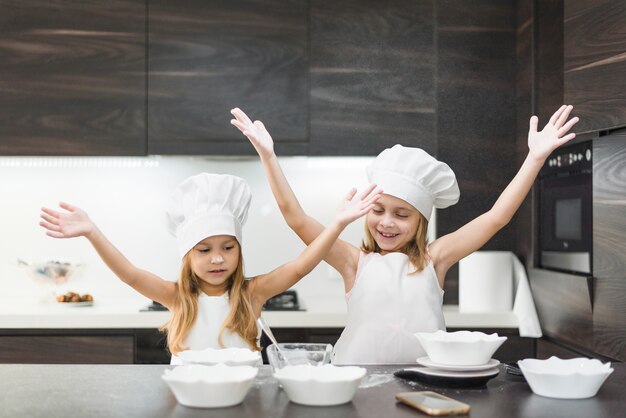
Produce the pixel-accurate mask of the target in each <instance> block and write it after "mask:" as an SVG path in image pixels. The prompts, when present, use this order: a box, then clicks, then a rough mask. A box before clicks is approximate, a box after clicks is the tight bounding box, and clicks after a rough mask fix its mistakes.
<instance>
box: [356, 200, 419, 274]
mask: <svg viewBox="0 0 626 418" xmlns="http://www.w3.org/2000/svg"><path fill="white" fill-rule="evenodd" d="M417 214H418V216H419V219H418V221H417V230H416V231H415V239H412V240H411V241H409V242H407V243H406V245H405V246H404V247H403V248H401V249H400V252H401V253H403V254H406V255H407V256H408V257H409V261H410V262H411V264H413V266H414V267H415V271H414V272H412V273H411V274H413V273H418V272H420V271H422V270H424V268H425V267H426V262H427V260H428V258H427V254H426V245H427V244H428V242H427V241H426V233H427V231H428V221H427V220H426V218H425V217H424V215H422V214H421V213H420V212H417ZM368 216H369V214H368ZM361 251H363V252H364V253H366V254H369V253H372V252H375V253H379V252H380V251H381V248H380V247H379V246H378V244H377V243H376V240H375V239H374V237H373V236H372V234H371V232H370V230H369V228H368V227H367V221H366V222H365V238H363V241H362V242H361Z"/></svg>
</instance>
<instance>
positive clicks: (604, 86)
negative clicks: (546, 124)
mask: <svg viewBox="0 0 626 418" xmlns="http://www.w3.org/2000/svg"><path fill="white" fill-rule="evenodd" d="M564 7H565V9H564V14H565V20H564V67H565V68H564V69H565V80H564V98H565V103H568V104H572V105H574V108H575V112H576V115H577V116H580V122H579V123H578V126H577V127H576V130H577V132H589V131H598V130H604V129H608V128H613V127H616V126H623V125H626V89H625V88H624V80H626V52H625V51H626V30H625V28H626V2H623V1H614V0H597V1H586V0H565V5H564Z"/></svg>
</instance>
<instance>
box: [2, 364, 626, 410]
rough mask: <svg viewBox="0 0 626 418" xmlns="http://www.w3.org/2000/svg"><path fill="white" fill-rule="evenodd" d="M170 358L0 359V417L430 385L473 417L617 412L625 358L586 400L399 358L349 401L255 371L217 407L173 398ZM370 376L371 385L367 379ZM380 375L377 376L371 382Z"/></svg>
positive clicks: (279, 399)
mask: <svg viewBox="0 0 626 418" xmlns="http://www.w3.org/2000/svg"><path fill="white" fill-rule="evenodd" d="M167 367H168V366H142V365H130V366H111V365H96V366H87V365H16V364H10V365H0V376H1V379H0V393H1V394H2V396H1V397H0V399H1V400H0V417H2V418H4V417H7V418H8V417H11V418H16V417H33V418H36V417H46V418H56V417H59V418H61V417H63V418H66V417H68V418H72V417H90V418H91V417H118V416H119V417H129V418H130V417H225V418H228V417H237V418H240V417H255V418H258V417H298V418H307V417H311V418H313V417H329V418H332V417H337V418H346V417H372V418H373V417H376V418H380V417H411V418H415V417H419V416H425V415H422V414H420V413H419V412H417V411H415V410H413V409H410V408H408V407H406V406H404V405H402V404H398V403H396V401H395V400H394V395H395V394H396V393H398V392H406V391H414V390H434V391H437V392H439V393H442V394H445V395H447V396H450V397H452V398H455V399H457V400H460V401H462V402H465V403H468V404H469V405H470V406H471V408H472V411H471V416H472V417H474V418H477V417H505V416H506V417H529V418H530V417H585V418H588V417H594V418H602V417H618V416H623V413H624V405H625V403H624V399H626V366H625V365H624V364H622V363H619V364H615V365H614V366H613V367H614V368H615V372H614V373H613V374H612V375H611V376H609V378H608V380H607V381H606V382H605V384H604V386H603V387H602V388H601V389H600V392H599V393H598V395H597V396H596V397H594V398H591V399H585V400H559V399H549V398H543V397H541V396H538V395H535V394H533V393H532V392H531V390H530V388H529V387H528V385H527V384H526V383H525V382H523V381H522V380H521V379H520V378H517V377H513V376H509V375H506V374H505V373H504V372H501V373H500V375H499V376H498V377H496V378H495V379H493V380H491V381H490V382H489V383H488V385H487V387H486V388H482V389H472V390H469V389H442V388H437V387H431V386H422V385H420V384H417V383H412V382H406V381H404V380H402V379H398V378H395V377H393V376H392V373H393V372H394V371H395V370H397V369H398V368H400V366H373V367H368V372H369V373H368V377H367V379H369V380H367V381H366V382H365V383H366V384H362V386H365V387H361V388H359V390H358V391H357V393H356V396H355V397H354V400H353V401H352V402H351V403H348V404H345V405H340V406H335V407H307V406H300V405H297V404H294V403H291V402H289V400H288V399H287V396H286V395H285V393H284V392H283V391H282V390H281V389H280V388H279V387H278V384H277V382H276V380H275V379H274V378H273V377H272V376H271V373H270V369H269V366H263V367H261V370H260V373H259V375H258V377H257V379H256V381H255V383H254V385H253V387H252V389H251V390H250V392H249V393H248V395H247V396H246V398H245V399H244V401H243V403H242V404H240V405H238V406H234V407H230V408H221V409H192V408H187V407H184V406H181V405H178V404H177V402H176V399H175V398H174V396H173V395H172V393H171V392H170V390H169V389H168V387H167V385H166V384H165V383H164V382H163V381H162V380H161V378H160V376H161V374H162V373H163V370H164V369H165V368H167ZM368 382H369V387H367V386H368V384H367V383H368ZM377 382H378V383H377Z"/></svg>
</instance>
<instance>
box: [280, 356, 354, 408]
mask: <svg viewBox="0 0 626 418" xmlns="http://www.w3.org/2000/svg"><path fill="white" fill-rule="evenodd" d="M365 373H366V370H365V369H364V368H362V367H354V366H345V367H337V366H333V365H332V364H325V365H323V366H312V365H308V364H307V365H299V366H285V367H283V368H282V369H279V370H276V372H275V373H274V377H275V378H276V379H277V380H278V381H279V382H280V383H281V384H282V385H283V389H284V390H285V393H287V397H288V398H289V400H290V401H292V402H295V403H298V404H302V405H311V406H331V405H341V404H344V403H347V402H350V401H351V400H352V398H353V397H354V394H355V393H356V391H357V389H358V387H359V383H360V382H361V379H362V378H363V376H365Z"/></svg>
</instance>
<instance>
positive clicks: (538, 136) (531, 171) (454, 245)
mask: <svg viewBox="0 0 626 418" xmlns="http://www.w3.org/2000/svg"><path fill="white" fill-rule="evenodd" d="M572 109H573V107H572V106H565V105H563V106H561V108H560V109H559V110H557V111H556V112H555V113H554V115H552V117H551V118H550V121H549V122H548V123H547V124H546V126H545V127H544V128H543V130H542V131H540V132H537V123H538V118H537V116H533V117H532V118H530V129H529V132H528V155H527V156H526V159H525V160H524V163H523V164H522V167H521V168H520V170H519V171H518V172H517V174H516V175H515V177H514V178H513V180H512V181H511V183H509V185H508V186H507V187H506V189H504V191H503V192H502V194H501V195H500V197H499V198H498V200H497V201H496V203H495V204H494V205H493V207H492V208H491V209H490V210H489V211H488V212H486V213H484V214H482V215H480V216H479V217H478V218H476V219H474V220H473V221H471V222H469V223H468V224H466V225H464V226H463V227H461V228H459V229H458V230H456V231H454V232H452V233H450V234H448V235H444V236H442V237H441V238H439V239H437V240H435V241H434V242H433V243H432V244H431V245H430V247H429V252H430V255H431V257H432V259H433V263H434V266H435V270H436V271H437V277H438V278H439V282H440V284H441V285H442V286H443V280H444V278H445V275H446V272H447V271H448V269H449V268H450V267H451V266H452V265H454V264H455V263H457V262H458V261H459V260H461V259H462V258H464V257H466V256H468V255H469V254H471V253H473V252H474V251H476V250H478V249H479V248H481V247H482V246H483V245H484V244H485V243H486V242H487V241H489V240H490V239H491V237H493V236H494V235H495V234H496V233H497V232H498V231H499V230H500V229H502V228H503V227H504V226H505V225H506V224H508V223H509V222H510V221H511V218H512V217H513V215H514V214H515V212H517V209H518V208H519V207H520V205H521V204H522V202H523V201H524V199H525V198H526V195H527V194H528V192H529V191H530V189H531V187H532V185H533V183H534V181H535V178H536V177H537V174H539V170H540V169H541V167H542V166H543V164H544V162H545V160H546V158H548V156H549V155H550V153H552V151H554V150H555V149H556V148H558V147H560V146H561V145H563V144H565V143H566V142H568V141H570V140H571V139H573V138H574V137H575V136H576V134H574V133H570V134H567V132H568V131H569V130H570V129H571V128H572V127H573V126H574V125H575V124H576V123H577V122H578V118H577V117H574V118H572V119H570V120H568V118H569V115H570V113H571V111H572Z"/></svg>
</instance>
